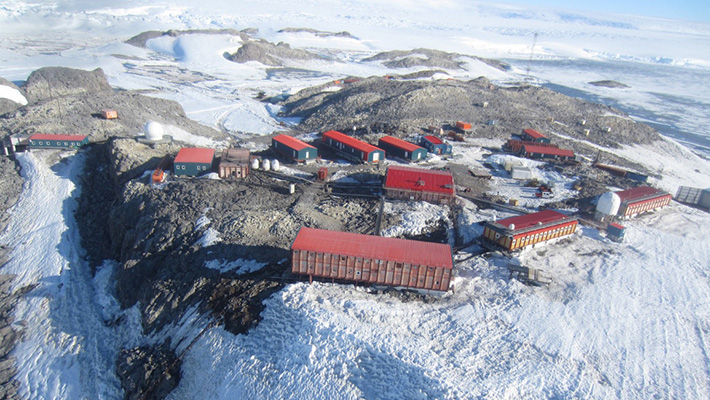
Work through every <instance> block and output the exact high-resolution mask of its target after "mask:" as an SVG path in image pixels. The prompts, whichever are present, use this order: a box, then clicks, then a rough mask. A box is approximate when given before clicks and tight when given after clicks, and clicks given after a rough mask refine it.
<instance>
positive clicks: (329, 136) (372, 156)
mask: <svg viewBox="0 0 710 400" xmlns="http://www.w3.org/2000/svg"><path fill="white" fill-rule="evenodd" d="M321 140H322V141H323V144H325V145H326V146H328V147H330V148H332V149H334V150H335V151H337V152H338V153H339V154H341V155H342V156H343V157H345V158H348V159H350V160H354V161H357V162H361V163H376V162H380V161H382V160H384V158H385V151H384V150H382V149H380V148H377V147H375V146H373V145H371V144H369V143H365V142H363V141H361V140H357V139H355V138H354V137H351V136H348V135H346V134H344V133H340V132H338V131H328V132H325V133H324V134H323V136H322V137H321Z"/></svg>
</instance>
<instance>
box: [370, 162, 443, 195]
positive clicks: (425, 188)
mask: <svg viewBox="0 0 710 400" xmlns="http://www.w3.org/2000/svg"><path fill="white" fill-rule="evenodd" d="M384 189H385V196H386V197H388V198H391V199H403V200H415V201H428V202H431V203H449V202H451V201H452V200H453V199H454V197H455V196H456V192H455V190H454V176H453V175H452V174H451V172H448V171H439V170H432V169H426V168H413V167H401V166H396V165H392V166H390V167H388V168H387V174H386V176H385V184H384Z"/></svg>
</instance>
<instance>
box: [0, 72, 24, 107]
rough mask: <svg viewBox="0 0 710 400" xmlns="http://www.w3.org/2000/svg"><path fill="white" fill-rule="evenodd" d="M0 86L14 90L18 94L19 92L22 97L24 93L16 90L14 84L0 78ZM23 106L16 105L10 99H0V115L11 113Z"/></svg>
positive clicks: (18, 89)
mask: <svg viewBox="0 0 710 400" xmlns="http://www.w3.org/2000/svg"><path fill="white" fill-rule="evenodd" d="M0 86H7V87H9V88H11V89H15V90H17V91H18V92H20V94H22V95H23V96H24V93H23V92H22V90H21V89H20V88H18V87H17V86H15V84H14V83H12V82H10V81H8V80H7V79H5V78H0ZM23 105H24V104H20V103H16V102H14V101H12V100H10V99H6V98H0V115H3V114H7V113H10V112H13V111H15V110H17V109H18V108H20V107H21V106H23Z"/></svg>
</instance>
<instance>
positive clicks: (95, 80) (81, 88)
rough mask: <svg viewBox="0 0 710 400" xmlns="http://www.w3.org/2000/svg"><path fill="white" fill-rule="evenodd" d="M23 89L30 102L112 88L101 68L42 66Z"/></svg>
mask: <svg viewBox="0 0 710 400" xmlns="http://www.w3.org/2000/svg"><path fill="white" fill-rule="evenodd" d="M24 89H25V92H26V97H27V101H28V102H30V103H35V102H38V101H41V100H48V99H57V98H59V97H63V96H69V95H79V94H84V93H96V92H103V91H111V90H112V89H111V85H109V84H108V81H107V80H106V75H104V71H103V70H102V69H101V68H97V69H95V70H93V71H84V70H79V69H72V68H64V67H44V68H40V69H38V70H36V71H34V72H32V73H31V74H30V76H29V78H27V82H26V83H25V86H24ZM99 111H100V110H99Z"/></svg>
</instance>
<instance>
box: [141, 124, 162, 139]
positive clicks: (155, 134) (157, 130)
mask: <svg viewBox="0 0 710 400" xmlns="http://www.w3.org/2000/svg"><path fill="white" fill-rule="evenodd" d="M143 133H145V138H146V139H148V140H162V139H163V133H164V129H163V125H161V124H160V122H155V121H148V122H146V123H145V125H143Z"/></svg>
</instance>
